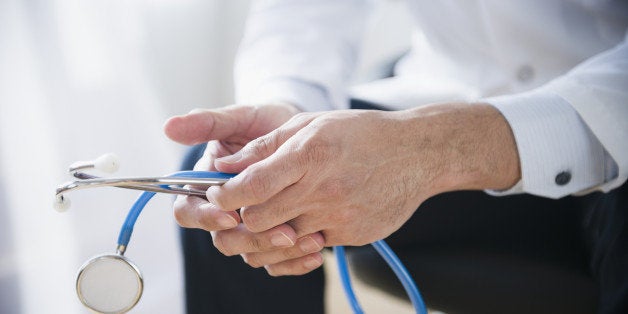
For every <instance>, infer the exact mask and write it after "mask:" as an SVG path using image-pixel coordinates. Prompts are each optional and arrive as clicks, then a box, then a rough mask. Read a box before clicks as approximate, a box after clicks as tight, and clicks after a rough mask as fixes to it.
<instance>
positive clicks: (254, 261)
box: [242, 253, 264, 268]
mask: <svg viewBox="0 0 628 314" xmlns="http://www.w3.org/2000/svg"><path fill="white" fill-rule="evenodd" d="M242 258H243V259H244V262H245V263H246V264H247V265H249V266H251V267H253V268H260V267H262V266H264V264H263V263H262V262H261V261H260V259H259V257H258V256H257V254H251V253H244V254H242Z"/></svg>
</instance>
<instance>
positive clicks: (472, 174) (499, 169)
mask: <svg viewBox="0 0 628 314" xmlns="http://www.w3.org/2000/svg"><path fill="white" fill-rule="evenodd" d="M398 114H399V115H400V116H402V117H403V118H402V119H403V121H404V122H402V124H405V126H404V130H406V131H405V132H404V133H406V134H407V135H408V136H413V138H414V140H413V143H414V145H415V148H416V154H417V157H418V158H417V161H418V162H417V164H416V165H415V166H416V167H419V168H420V167H425V166H426V165H428V166H429V167H431V168H432V170H431V171H427V172H426V171H425V170H422V171H420V173H426V174H428V175H430V177H431V178H429V179H431V184H430V186H429V188H428V191H426V192H427V193H428V197H429V196H432V195H436V194H439V193H443V192H447V191H454V190H482V189H493V190H504V189H508V188H510V187H512V186H513V185H514V184H516V183H517V182H518V181H519V178H520V177H521V174H520V167H519V156H518V152H517V147H516V144H515V140H514V136H513V134H512V131H511V129H510V126H509V125H508V122H507V121H506V120H505V118H504V117H503V116H502V115H501V114H500V113H499V111H498V110H497V109H495V108H494V107H492V106H491V105H488V104H452V103H446V104H435V105H430V106H425V107H420V108H415V109H409V110H406V111H401V112H398Z"/></svg>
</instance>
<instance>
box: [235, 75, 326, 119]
mask: <svg viewBox="0 0 628 314" xmlns="http://www.w3.org/2000/svg"><path fill="white" fill-rule="evenodd" d="M237 94H238V95H236V103H252V104H260V103H276V102H286V103H289V104H292V105H294V106H297V107H299V108H300V109H301V110H303V111H326V110H333V109H334V106H333V105H332V103H331V102H330V101H329V98H328V96H327V92H326V91H325V89H324V88H322V87H320V86H318V85H315V84H310V83H307V82H304V81H300V80H297V79H290V78H277V79H273V80H269V81H266V82H264V83H262V84H261V85H260V86H258V87H257V88H256V89H255V90H254V91H253V92H251V93H248V94H244V95H240V94H241V93H237Z"/></svg>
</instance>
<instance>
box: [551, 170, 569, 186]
mask: <svg viewBox="0 0 628 314" xmlns="http://www.w3.org/2000/svg"><path fill="white" fill-rule="evenodd" d="M569 181H571V172H569V171H562V172H560V173H559V174H557V175H556V178H555V179H554V182H556V184H558V185H561V186H562V185H566V184H567V183H569Z"/></svg>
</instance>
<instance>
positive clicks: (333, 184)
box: [318, 179, 352, 200]
mask: <svg viewBox="0 0 628 314" xmlns="http://www.w3.org/2000/svg"><path fill="white" fill-rule="evenodd" d="M351 190H352V188H351V186H350V185H349V184H347V182H345V180H342V179H331V180H327V181H325V182H323V183H322V184H321V185H319V187H318V193H319V194H320V195H321V196H322V197H323V198H324V199H333V200H337V199H340V198H342V197H347V195H348V194H349V193H351Z"/></svg>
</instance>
